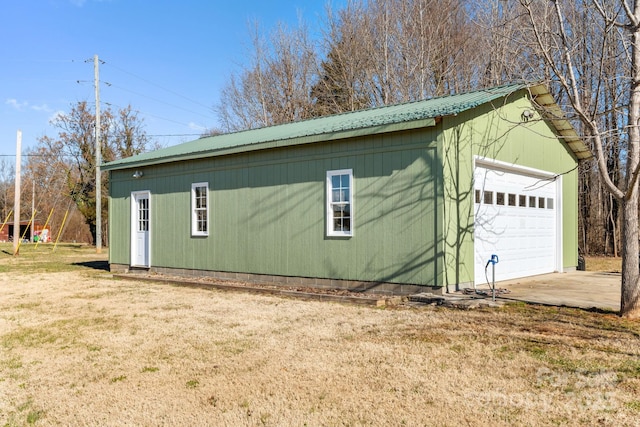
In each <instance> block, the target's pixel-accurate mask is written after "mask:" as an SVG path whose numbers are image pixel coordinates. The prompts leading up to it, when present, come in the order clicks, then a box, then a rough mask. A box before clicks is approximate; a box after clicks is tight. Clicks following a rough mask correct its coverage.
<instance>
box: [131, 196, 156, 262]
mask: <svg viewBox="0 0 640 427" xmlns="http://www.w3.org/2000/svg"><path fill="white" fill-rule="evenodd" d="M149 201H150V194H149V192H148V191H136V192H133V193H131V265H132V266H134V267H150V265H151V264H150V256H149V247H150V243H151V236H150V230H151V227H150V225H151V224H150V222H149V221H150V218H151V216H150V213H151V211H150V203H149Z"/></svg>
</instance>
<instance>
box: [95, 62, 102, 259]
mask: <svg viewBox="0 0 640 427" xmlns="http://www.w3.org/2000/svg"><path fill="white" fill-rule="evenodd" d="M93 69H94V73H95V90H96V252H97V253H101V252H102V175H101V173H100V163H101V162H102V152H101V151H102V149H101V146H100V72H99V61H98V55H94V56H93Z"/></svg>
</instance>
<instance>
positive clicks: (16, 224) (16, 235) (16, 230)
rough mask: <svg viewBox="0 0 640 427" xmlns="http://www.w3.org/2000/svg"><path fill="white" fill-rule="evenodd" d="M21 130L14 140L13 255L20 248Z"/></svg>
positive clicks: (16, 253)
mask: <svg viewBox="0 0 640 427" xmlns="http://www.w3.org/2000/svg"><path fill="white" fill-rule="evenodd" d="M21 157H22V131H21V130H20V129H18V135H17V141H16V184H15V187H16V190H15V198H14V202H13V256H16V255H18V250H19V249H20V164H21V163H22V159H21Z"/></svg>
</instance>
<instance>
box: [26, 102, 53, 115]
mask: <svg viewBox="0 0 640 427" xmlns="http://www.w3.org/2000/svg"><path fill="white" fill-rule="evenodd" d="M31 109H32V110H34V111H42V112H44V113H50V112H52V111H53V110H52V109H51V108H50V107H49V106H48V105H47V104H42V105H32V106H31Z"/></svg>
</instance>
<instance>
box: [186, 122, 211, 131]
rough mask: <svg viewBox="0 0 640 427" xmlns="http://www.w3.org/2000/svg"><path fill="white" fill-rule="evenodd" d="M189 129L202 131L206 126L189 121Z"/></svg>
mask: <svg viewBox="0 0 640 427" xmlns="http://www.w3.org/2000/svg"><path fill="white" fill-rule="evenodd" d="M189 129H191V130H196V131H198V132H200V131H203V130H207V128H206V127H204V126H200V125H199V124H196V123H194V122H189Z"/></svg>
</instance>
